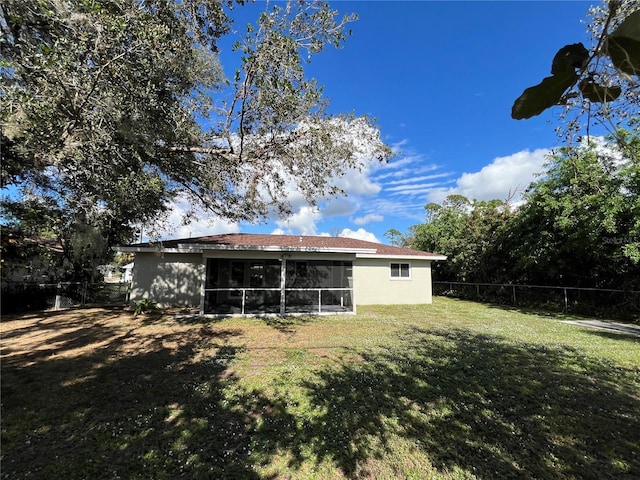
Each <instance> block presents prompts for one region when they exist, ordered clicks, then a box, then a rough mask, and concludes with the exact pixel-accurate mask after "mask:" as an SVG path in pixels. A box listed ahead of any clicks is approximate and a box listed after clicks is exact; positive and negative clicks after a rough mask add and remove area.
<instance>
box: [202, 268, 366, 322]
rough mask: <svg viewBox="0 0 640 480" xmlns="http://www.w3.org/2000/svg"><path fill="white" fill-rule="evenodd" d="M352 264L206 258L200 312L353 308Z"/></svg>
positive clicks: (235, 312)
mask: <svg viewBox="0 0 640 480" xmlns="http://www.w3.org/2000/svg"><path fill="white" fill-rule="evenodd" d="M353 311H354V303H353V262H351V261H344V260H306V259H305V260H298V259H296V260H292V259H289V258H286V256H283V257H281V258H273V259H258V258H255V259H246V258H208V259H207V261H206V280H205V285H204V305H203V313H205V314H218V315H225V314H228V315H237V314H254V315H255V314H288V313H339V312H345V313H348V312H353Z"/></svg>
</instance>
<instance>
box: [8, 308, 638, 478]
mask: <svg viewBox="0 0 640 480" xmlns="http://www.w3.org/2000/svg"><path fill="white" fill-rule="evenodd" d="M1 333H2V377H1V380H2V391H1V394H2V412H1V413H2V417H1V419H2V464H1V475H2V478H11V479H23V478H25V479H26V478H29V479H31V478H34V479H35V478H39V479H179V478H184V479H198V478H202V479H224V478H238V479H249V480H250V479H323V480H324V479H329V480H330V479H344V478H370V479H376V480H378V479H397V478H401V479H423V478H424V479H509V478H514V479H528V478H537V479H598V480H602V479H609V478H610V479H632V478H633V479H638V478H640V338H638V337H631V336H626V335H621V334H612V333H607V332H604V331H599V330H593V329H591V330H590V329H587V328H583V327H579V326H576V325H568V324H565V323H562V322H561V321H560V319H559V318H557V317H552V316H544V315H536V314H531V313H523V312H519V311H517V310H509V309H502V308H497V307H492V306H487V305H481V304H476V303H471V302H465V301H460V300H453V299H446V298H441V297H436V298H435V300H434V304H433V305H424V306H394V307H382V306H377V307H360V308H359V309H358V315H355V316H330V317H296V318H272V319H253V318H233V319H224V320H219V321H215V320H211V321H209V320H207V321H204V320H198V321H179V320H178V319H176V317H175V316H174V315H170V314H168V313H165V314H159V313H157V314H152V315H148V316H138V317H134V316H132V314H131V312H130V311H128V310H122V309H83V310H72V311H66V312H46V313H38V314H24V315H19V316H11V317H5V318H3V319H2V323H1Z"/></svg>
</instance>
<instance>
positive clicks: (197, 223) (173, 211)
mask: <svg viewBox="0 0 640 480" xmlns="http://www.w3.org/2000/svg"><path fill="white" fill-rule="evenodd" d="M239 231H240V225H239V224H238V223H235V222H229V221H227V220H224V219H221V218H218V217H216V216H214V215H213V214H210V213H207V212H205V211H204V210H202V209H193V208H191V206H190V204H189V202H188V201H186V200H185V199H178V200H177V201H176V202H174V203H173V204H172V205H171V208H170V210H169V213H168V214H167V215H166V216H165V217H164V218H163V219H162V220H161V221H160V222H159V223H157V224H155V225H151V226H148V227H146V228H145V229H143V235H145V236H146V239H145V240H148V239H149V238H159V239H163V240H166V239H171V238H191V237H201V236H205V235H217V234H222V233H237V232H239Z"/></svg>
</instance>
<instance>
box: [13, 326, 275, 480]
mask: <svg viewBox="0 0 640 480" xmlns="http://www.w3.org/2000/svg"><path fill="white" fill-rule="evenodd" d="M85 320H86V324H87V325H88V326H82V325H83V324H84V323H85V322H82V321H80V320H76V321H75V322H74V321H68V322H66V323H63V324H53V325H51V324H50V325H42V322H36V324H34V326H33V327H32V328H34V329H37V328H49V329H52V330H53V329H55V328H62V329H66V328H71V326H72V325H73V324H75V325H76V327H77V328H75V329H73V330H71V331H64V332H62V333H60V334H59V335H55V334H53V335H50V336H49V337H48V339H47V341H46V344H45V343H44V342H43V343H42V344H36V345H35V347H36V348H37V350H38V354H37V355H36V354H34V353H33V352H26V351H24V350H19V349H18V348H17V347H15V348H13V349H10V350H8V351H6V350H5V349H3V356H4V358H3V361H2V377H1V380H2V450H3V452H2V453H3V461H2V477H3V478H12V479H19V478H39V479H86V478H95V479H101V478H109V479H113V478H126V479H149V478H153V479H163V478H170V479H175V478H188V479H197V478H206V479H209V478H239V479H252V478H259V477H258V476H257V474H256V473H255V472H254V471H253V469H252V466H251V465H252V463H253V462H252V458H251V451H250V438H249V436H248V433H247V423H250V422H251V421H252V419H253V418H256V417H258V416H260V415H262V414H263V411H268V412H273V411H278V412H281V413H280V414H279V415H280V416H281V417H282V416H285V415H286V414H285V413H284V410H285V408H284V406H281V405H278V404H276V403H274V402H273V401H271V400H269V399H266V398H264V397H262V396H261V395H260V394H259V393H257V392H250V393H246V392H240V391H238V392H240V393H238V394H236V396H235V398H234V401H233V402H229V401H228V400H227V399H226V398H225V395H224V394H223V391H224V390H225V389H226V388H229V387H232V386H233V385H234V384H235V383H236V382H237V379H236V377H235V376H234V374H233V372H232V370H231V369H229V367H230V366H232V365H233V363H234V361H235V360H236V357H237V355H238V354H239V353H241V351H242V348H239V347H235V346H233V345H228V344H227V342H228V341H229V340H231V339H232V338H233V337H235V336H236V335H237V334H238V332H237V331H235V330H233V329H227V330H220V329H216V330H214V329H211V328H209V327H207V326H206V325H203V326H200V325H197V326H194V327H193V328H192V329H189V330H188V331H184V330H183V331H180V332H171V329H170V328H169V329H165V330H163V331H162V332H157V331H155V330H154V331H153V332H152V333H151V334H145V335H144V336H142V337H141V338H132V336H135V335H136V333H132V331H128V330H127V328H126V327H125V328H124V329H123V328H115V327H112V328H110V326H109V322H108V321H103V322H101V323H99V324H95V325H91V322H90V320H89V319H85ZM169 323H170V322H169ZM38 324H40V325H38ZM138 326H139V325H138ZM152 328H155V324H154V326H153V327H152ZM23 333H24V332H23ZM49 333H50V334H51V332H49ZM14 341H15V338H14ZM83 347H84V348H83ZM77 349H82V352H78V353H77V354H74V352H75V351H76V350H77ZM16 352H18V353H16Z"/></svg>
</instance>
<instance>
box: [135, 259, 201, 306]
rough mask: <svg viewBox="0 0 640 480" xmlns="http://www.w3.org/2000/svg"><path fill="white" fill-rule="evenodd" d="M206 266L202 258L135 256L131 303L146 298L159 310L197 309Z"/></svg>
mask: <svg viewBox="0 0 640 480" xmlns="http://www.w3.org/2000/svg"><path fill="white" fill-rule="evenodd" d="M204 271H205V262H204V260H203V258H202V254H200V253H197V254H182V253H180V254H167V255H162V254H160V253H137V254H136V259H135V262H134V268H133V279H132V284H131V301H133V302H137V301H140V300H142V299H143V298H149V299H150V300H152V301H153V302H155V303H156V304H158V305H159V306H170V305H187V306H194V307H199V306H200V298H201V290H202V280H203V278H204Z"/></svg>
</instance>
